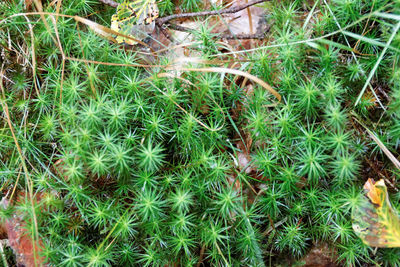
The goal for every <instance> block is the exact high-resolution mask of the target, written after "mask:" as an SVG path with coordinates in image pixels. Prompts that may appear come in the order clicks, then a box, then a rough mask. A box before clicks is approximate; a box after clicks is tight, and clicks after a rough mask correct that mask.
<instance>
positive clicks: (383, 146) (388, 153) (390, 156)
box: [353, 114, 400, 170]
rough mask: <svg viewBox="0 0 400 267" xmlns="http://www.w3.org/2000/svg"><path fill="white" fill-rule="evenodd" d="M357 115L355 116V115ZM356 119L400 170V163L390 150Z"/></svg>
mask: <svg viewBox="0 0 400 267" xmlns="http://www.w3.org/2000/svg"><path fill="white" fill-rule="evenodd" d="M353 115H355V114H353ZM354 119H355V120H356V121H357V122H358V123H359V124H360V125H361V126H362V127H364V129H365V130H366V131H367V133H368V134H369V136H370V137H371V138H372V140H374V141H375V143H376V144H377V145H378V146H379V147H380V148H381V149H382V151H383V153H385V155H386V156H387V157H388V158H389V159H390V161H392V163H393V164H394V166H396V168H397V169H399V170H400V162H399V160H398V159H397V158H396V157H395V156H394V155H393V154H392V152H390V150H389V149H387V147H386V146H385V145H384V144H383V143H382V141H381V140H380V139H379V138H378V137H377V136H376V135H375V134H374V133H373V132H372V131H371V130H370V129H368V128H367V126H365V125H364V124H363V123H362V122H360V121H359V120H358V119H357V118H355V117H354Z"/></svg>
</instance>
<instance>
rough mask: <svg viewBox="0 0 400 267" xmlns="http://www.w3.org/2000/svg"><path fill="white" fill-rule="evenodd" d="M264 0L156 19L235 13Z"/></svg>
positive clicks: (160, 20) (164, 19) (264, 0)
mask: <svg viewBox="0 0 400 267" xmlns="http://www.w3.org/2000/svg"><path fill="white" fill-rule="evenodd" d="M101 1H103V0H101ZM107 1H108V0H107ZM266 1H267V0H254V1H251V2H249V3H246V4H243V5H240V6H235V7H229V8H224V9H221V10H207V11H201V12H192V13H181V14H173V15H170V16H166V17H163V18H158V19H156V20H157V21H159V23H160V24H161V25H162V24H165V23H167V22H168V21H170V20H173V19H181V18H190V17H203V16H214V15H222V14H232V13H236V12H238V11H240V10H243V9H245V8H248V7H250V6H254V5H256V4H259V3H263V2H266Z"/></svg>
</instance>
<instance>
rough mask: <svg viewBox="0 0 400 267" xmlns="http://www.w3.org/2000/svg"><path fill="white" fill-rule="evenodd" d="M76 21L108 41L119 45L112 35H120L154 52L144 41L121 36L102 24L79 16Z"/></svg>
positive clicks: (75, 17) (123, 35) (122, 35)
mask: <svg viewBox="0 0 400 267" xmlns="http://www.w3.org/2000/svg"><path fill="white" fill-rule="evenodd" d="M74 19H75V20H76V21H78V22H80V23H83V24H85V25H86V26H88V27H89V28H91V29H92V30H93V31H95V32H96V33H98V34H100V35H102V36H104V37H105V38H107V39H108V40H110V41H112V42H114V43H117V41H116V40H115V38H113V37H112V35H118V36H121V37H124V38H127V39H129V40H132V41H135V42H137V43H139V44H141V45H143V46H146V47H148V48H150V50H152V52H154V51H153V49H152V48H151V47H150V46H149V45H148V44H146V43H144V42H142V41H140V40H138V39H135V38H133V37H131V36H128V35H125V34H121V33H119V32H116V31H114V30H111V29H110V28H108V27H105V26H103V25H100V24H98V23H96V22H94V21H91V20H88V19H85V18H82V17H79V16H74Z"/></svg>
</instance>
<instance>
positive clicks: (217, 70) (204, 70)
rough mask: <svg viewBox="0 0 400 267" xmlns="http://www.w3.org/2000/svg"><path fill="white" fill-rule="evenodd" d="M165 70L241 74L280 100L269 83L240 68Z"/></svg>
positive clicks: (176, 68) (170, 68)
mask: <svg viewBox="0 0 400 267" xmlns="http://www.w3.org/2000/svg"><path fill="white" fill-rule="evenodd" d="M166 69H167V70H178V71H200V72H218V73H230V74H234V75H239V76H243V77H245V78H247V79H249V80H251V81H253V82H255V83H257V84H259V85H261V86H262V87H263V88H265V89H267V91H269V92H270V93H271V94H273V95H274V96H275V97H276V98H277V99H278V101H279V102H280V101H281V99H282V97H281V95H280V94H279V93H278V92H277V91H275V90H274V89H273V88H272V87H271V86H270V85H269V84H267V83H266V82H264V81H263V80H261V79H260V78H258V77H256V76H254V75H252V74H250V73H247V72H244V71H241V70H235V69H229V68H219V67H209V68H180V67H175V68H174V67H168V68H166Z"/></svg>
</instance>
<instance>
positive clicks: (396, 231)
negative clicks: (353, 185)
mask: <svg viewBox="0 0 400 267" xmlns="http://www.w3.org/2000/svg"><path fill="white" fill-rule="evenodd" d="M364 190H365V191H366V194H365V195H364V197H363V198H362V200H361V202H360V204H359V205H358V206H356V207H355V208H354V209H353V213H352V217H353V229H354V231H355V233H356V234H357V235H358V236H359V237H360V238H361V239H362V240H363V242H364V243H365V244H367V245H369V246H372V247H381V248H382V247H385V248H390V247H400V218H399V216H398V213H397V211H396V210H395V209H393V207H392V205H391V203H390V200H389V195H388V192H387V188H386V185H385V182H384V180H382V179H381V180H379V181H378V182H376V183H375V181H374V180H373V179H368V181H367V182H366V183H365V185H364Z"/></svg>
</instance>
